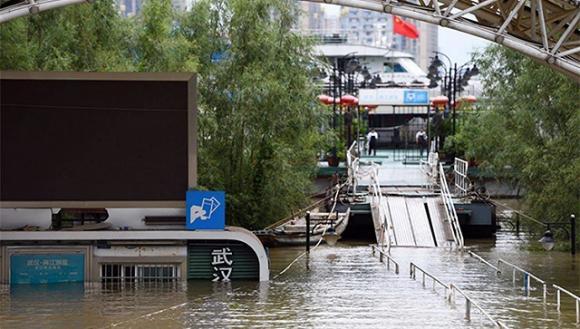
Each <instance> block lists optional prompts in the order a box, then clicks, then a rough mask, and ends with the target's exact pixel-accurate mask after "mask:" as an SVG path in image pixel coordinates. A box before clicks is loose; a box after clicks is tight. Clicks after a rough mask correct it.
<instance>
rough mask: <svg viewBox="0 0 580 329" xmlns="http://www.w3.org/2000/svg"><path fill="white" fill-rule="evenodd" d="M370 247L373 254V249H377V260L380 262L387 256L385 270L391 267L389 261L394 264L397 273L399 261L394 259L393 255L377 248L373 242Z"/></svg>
mask: <svg viewBox="0 0 580 329" xmlns="http://www.w3.org/2000/svg"><path fill="white" fill-rule="evenodd" d="M371 248H372V250H373V256H374V255H375V251H378V253H379V261H380V262H381V263H383V262H384V260H383V259H384V258H385V257H386V258H387V270H390V269H391V263H393V264H395V274H399V268H400V266H399V263H398V262H397V261H396V260H394V259H393V257H391V255H389V254H388V253H386V252H385V251H383V250H381V249H379V248H378V246H377V245H374V244H373V245H371Z"/></svg>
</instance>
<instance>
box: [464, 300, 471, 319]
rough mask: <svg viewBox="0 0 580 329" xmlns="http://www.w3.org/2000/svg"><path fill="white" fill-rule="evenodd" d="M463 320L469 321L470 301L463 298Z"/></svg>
mask: <svg viewBox="0 0 580 329" xmlns="http://www.w3.org/2000/svg"><path fill="white" fill-rule="evenodd" d="M465 320H467V321H471V301H470V300H469V299H467V298H465Z"/></svg>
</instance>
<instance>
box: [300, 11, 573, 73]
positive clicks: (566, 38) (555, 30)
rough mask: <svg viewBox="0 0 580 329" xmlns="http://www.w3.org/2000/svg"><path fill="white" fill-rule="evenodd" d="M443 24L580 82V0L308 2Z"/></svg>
mask: <svg viewBox="0 0 580 329" xmlns="http://www.w3.org/2000/svg"><path fill="white" fill-rule="evenodd" d="M307 1H311V2H319V3H327V4H336V5H341V6H347V7H353V8H360V9H367V10H372V11H378V12H385V13H389V14H393V15H398V16H402V17H408V18H412V19H416V20H419V21H423V22H427V23H432V24H437V25H441V26H443V27H447V28H451V29H454V30H458V31H461V32H465V33H467V34H471V35H474V36H478V37H481V38H483V39H487V40H490V41H492V42H495V43H498V44H502V45H504V46H506V47H509V48H512V49H514V50H517V51H519V52H521V53H523V54H525V55H527V56H529V57H531V58H533V59H535V60H537V61H540V62H542V63H544V64H546V65H549V66H551V67H553V68H555V69H557V70H559V71H561V72H563V73H565V74H567V75H568V76H570V77H572V78H573V79H575V80H576V81H580V1H578V0H415V1H406V0H383V1H381V0H307Z"/></svg>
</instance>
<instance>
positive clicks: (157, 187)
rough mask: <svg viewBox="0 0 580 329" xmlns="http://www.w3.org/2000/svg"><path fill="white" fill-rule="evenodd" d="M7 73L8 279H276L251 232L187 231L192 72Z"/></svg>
mask: <svg viewBox="0 0 580 329" xmlns="http://www.w3.org/2000/svg"><path fill="white" fill-rule="evenodd" d="M0 79H1V81H0V102H1V103H0V124H1V127H0V128H1V129H0V152H1V154H0V161H1V163H0V178H1V180H0V283H3V284H11V285H13V284H34V283H55V282H105V283H110V282H121V283H134V282H148V281H182V280H187V279H202V280H210V281H228V280H235V279H243V280H260V281H265V280H268V277H269V268H268V258H267V256H266V252H265V250H264V248H263V246H262V244H261V243H260V241H259V240H258V239H257V238H256V237H255V236H254V235H253V234H252V233H251V232H249V231H247V230H245V229H242V228H237V227H223V224H222V226H221V227H218V228H213V229H207V230H201V229H197V230H186V217H187V216H186V202H185V196H186V192H187V191H188V190H193V189H195V188H196V186H197V158H196V157H197V152H196V150H197V142H196V134H197V131H196V126H197V123H196V102H195V96H196V80H195V75H193V74H188V73H179V74H166V73H131V74H129V73H73V72H52V73H50V72H42V73H40V72H2V73H1V74H0ZM222 203H223V204H222V206H225V201H224V202H222ZM207 219H208V218H207V217H206V218H205V219H204V220H207Z"/></svg>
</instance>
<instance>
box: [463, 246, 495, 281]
mask: <svg viewBox="0 0 580 329" xmlns="http://www.w3.org/2000/svg"><path fill="white" fill-rule="evenodd" d="M467 253H468V254H469V256H471V257H473V258H476V259H478V260H479V261H480V262H482V263H484V264H485V265H487V266H489V267H491V268H492V269H494V270H495V273H496V274H497V275H500V274H501V270H500V269H499V267H497V266H495V265H493V264H492V263H490V262H488V261H487V260H485V259H484V258H483V257H481V256H479V255H478V254H476V253H474V252H473V251H468V252H467Z"/></svg>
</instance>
